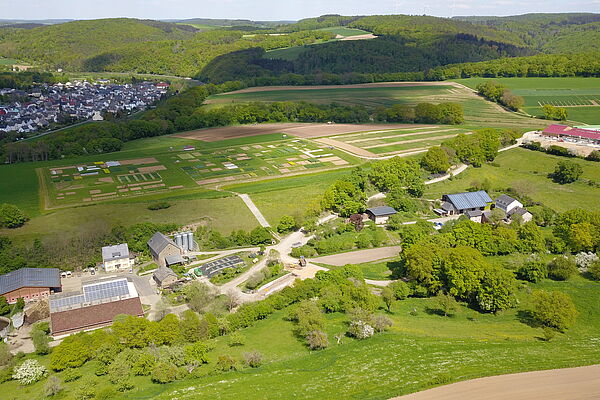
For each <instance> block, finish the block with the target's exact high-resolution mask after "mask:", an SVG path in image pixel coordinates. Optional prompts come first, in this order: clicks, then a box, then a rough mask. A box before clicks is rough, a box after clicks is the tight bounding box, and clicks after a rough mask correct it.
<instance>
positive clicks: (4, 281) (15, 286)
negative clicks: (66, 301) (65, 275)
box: [0, 268, 62, 304]
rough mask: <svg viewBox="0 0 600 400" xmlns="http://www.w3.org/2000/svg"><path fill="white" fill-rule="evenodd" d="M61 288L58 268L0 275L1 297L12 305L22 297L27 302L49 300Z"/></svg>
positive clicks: (30, 269) (19, 271)
mask: <svg viewBox="0 0 600 400" xmlns="http://www.w3.org/2000/svg"><path fill="white" fill-rule="evenodd" d="M61 287H62V286H61V284H60V270H59V269H58V268H21V269H18V270H16V271H12V272H9V273H8V274H4V275H0V296H4V297H6V300H8V302H9V303H11V304H12V303H16V302H17V300H18V299H19V298H20V297H22V298H23V299H24V300H25V301H35V300H41V299H44V298H48V296H49V295H50V293H54V292H60V291H61Z"/></svg>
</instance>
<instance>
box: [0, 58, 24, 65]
mask: <svg viewBox="0 0 600 400" xmlns="http://www.w3.org/2000/svg"><path fill="white" fill-rule="evenodd" d="M18 63H19V61H17V60H15V59H14V58H2V57H0V65H13V64H18Z"/></svg>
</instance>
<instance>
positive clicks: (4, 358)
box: [0, 341, 13, 367]
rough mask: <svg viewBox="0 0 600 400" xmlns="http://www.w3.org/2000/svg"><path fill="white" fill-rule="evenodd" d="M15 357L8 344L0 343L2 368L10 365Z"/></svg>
mask: <svg viewBox="0 0 600 400" xmlns="http://www.w3.org/2000/svg"><path fill="white" fill-rule="evenodd" d="M12 359H13V355H12V353H11V352H10V349H9V348H8V343H6V342H4V341H0V367H2V366H4V365H8V364H10V362H11V360H12Z"/></svg>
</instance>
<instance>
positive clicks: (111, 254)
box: [102, 243, 135, 272]
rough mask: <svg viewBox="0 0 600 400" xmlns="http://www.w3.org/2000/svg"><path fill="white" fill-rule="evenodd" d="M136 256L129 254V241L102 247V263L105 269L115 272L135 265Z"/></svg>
mask: <svg viewBox="0 0 600 400" xmlns="http://www.w3.org/2000/svg"><path fill="white" fill-rule="evenodd" d="M134 262H135V257H133V256H131V255H130V254H129V246H127V243H121V244H117V245H115V246H105V247H103V248H102V265H103V267H104V271H106V272H114V271H119V270H126V269H129V268H131V267H133V264H134Z"/></svg>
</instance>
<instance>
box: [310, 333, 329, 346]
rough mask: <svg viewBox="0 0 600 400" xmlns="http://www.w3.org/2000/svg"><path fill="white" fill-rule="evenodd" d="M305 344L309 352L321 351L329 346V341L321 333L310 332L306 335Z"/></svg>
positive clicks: (324, 334) (325, 335)
mask: <svg viewBox="0 0 600 400" xmlns="http://www.w3.org/2000/svg"><path fill="white" fill-rule="evenodd" d="M306 343H307V344H308V348H309V349H311V350H322V349H325V348H327V346H329V339H328V338H327V334H326V333H325V332H323V331H311V332H308V334H307V335H306Z"/></svg>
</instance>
